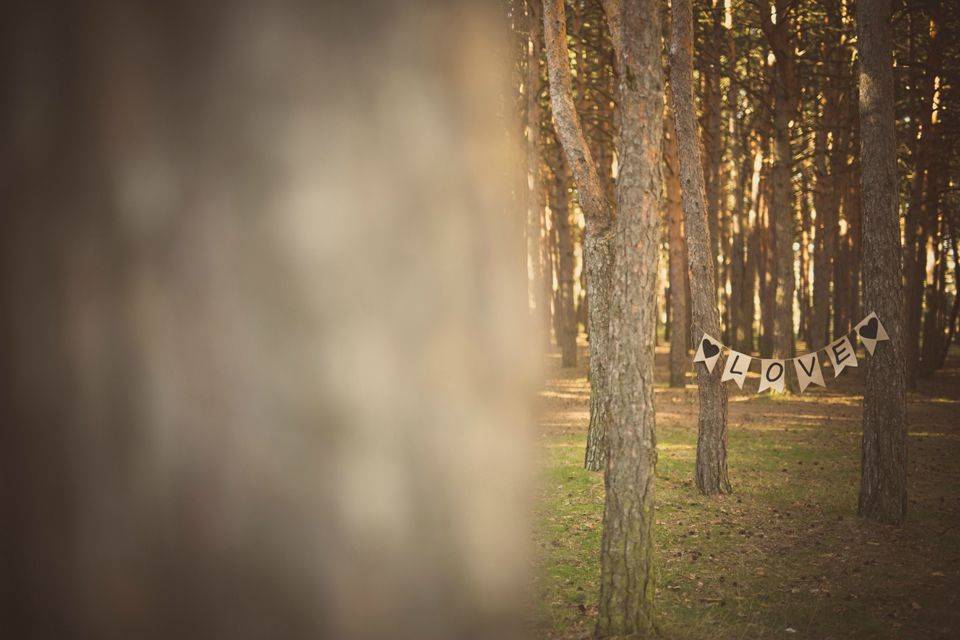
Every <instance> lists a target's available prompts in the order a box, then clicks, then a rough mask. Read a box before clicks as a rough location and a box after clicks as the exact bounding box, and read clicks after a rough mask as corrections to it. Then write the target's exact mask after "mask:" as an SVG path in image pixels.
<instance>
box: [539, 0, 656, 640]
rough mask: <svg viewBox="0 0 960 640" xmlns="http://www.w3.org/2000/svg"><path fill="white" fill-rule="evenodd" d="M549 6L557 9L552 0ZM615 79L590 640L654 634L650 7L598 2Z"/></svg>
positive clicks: (630, 1)
mask: <svg viewBox="0 0 960 640" xmlns="http://www.w3.org/2000/svg"><path fill="white" fill-rule="evenodd" d="M556 2H557V4H560V3H562V0H556ZM604 10H605V12H606V14H607V19H608V22H609V25H610V35H611V40H612V41H613V48H614V52H615V63H616V67H617V71H618V77H619V78H620V85H619V89H618V91H617V96H618V99H617V104H618V107H619V108H618V114H619V122H620V137H619V139H618V144H617V150H618V153H617V157H618V158H619V160H620V169H619V172H618V175H617V210H618V216H617V224H616V234H615V236H614V240H613V244H614V259H615V267H614V272H615V273H616V277H615V278H614V284H613V296H612V298H611V302H612V306H611V311H610V336H611V338H613V337H616V340H615V341H613V342H614V345H613V350H612V353H613V366H612V367H611V387H612V388H613V389H614V393H613V402H612V405H611V413H612V417H611V421H610V426H609V430H608V431H607V461H606V471H605V474H604V486H605V487H606V499H605V502H604V512H603V537H602V540H601V544H600V603H599V611H598V615H597V628H596V633H595V636H596V637H597V638H613V637H623V636H631V635H637V636H641V637H644V636H646V635H648V634H650V633H653V632H654V623H653V597H654V592H655V588H654V571H653V560H652V556H653V518H654V514H653V486H654V477H655V468H656V462H657V448H656V447H657V443H656V434H655V429H654V408H653V398H654V379H653V368H654V367H653V365H654V334H655V331H656V323H657V318H656V296H657V271H658V268H657V264H658V262H659V260H658V257H659V251H660V240H661V228H662V226H661V221H660V192H661V188H662V182H661V180H662V178H661V174H660V163H661V157H662V152H663V148H662V142H663V97H664V96H663V80H662V71H661V62H662V60H661V56H662V50H663V49H662V31H661V27H660V10H659V7H658V6H657V3H656V2H654V0H624V2H623V3H622V4H621V2H620V0H605V2H604Z"/></svg>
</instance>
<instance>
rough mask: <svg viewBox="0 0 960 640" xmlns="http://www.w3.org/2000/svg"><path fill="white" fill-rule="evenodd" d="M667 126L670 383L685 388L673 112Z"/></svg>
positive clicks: (682, 247) (683, 267) (682, 251)
mask: <svg viewBox="0 0 960 640" xmlns="http://www.w3.org/2000/svg"><path fill="white" fill-rule="evenodd" d="M664 128H665V129H666V131H665V137H664V144H663V149H664V154H663V159H664V160H663V166H664V169H665V176H664V177H665V180H664V184H665V189H664V193H665V195H666V209H667V228H668V236H669V237H668V242H669V252H670V253H669V255H670V273H669V275H670V296H669V303H670V314H669V317H670V386H671V387H683V386H684V385H685V384H686V376H687V371H688V370H689V368H690V356H689V354H688V352H687V345H688V344H689V342H690V333H689V332H690V328H689V327H688V326H687V287H686V273H687V255H686V239H685V238H684V234H683V204H682V202H681V195H680V159H679V157H678V154H677V131H676V126H675V124H674V121H673V114H669V117H667V118H666V119H665V125H664Z"/></svg>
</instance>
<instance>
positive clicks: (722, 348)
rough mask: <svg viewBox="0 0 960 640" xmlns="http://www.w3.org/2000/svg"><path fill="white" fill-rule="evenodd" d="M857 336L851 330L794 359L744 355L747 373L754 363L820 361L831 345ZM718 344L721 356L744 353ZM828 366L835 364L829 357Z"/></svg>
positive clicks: (854, 331)
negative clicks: (822, 354) (808, 359)
mask: <svg viewBox="0 0 960 640" xmlns="http://www.w3.org/2000/svg"><path fill="white" fill-rule="evenodd" d="M704 335H707V334H706V333H704ZM857 336H858V334H857V331H856V329H851V330H850V331H847V332H846V333H845V334H843V335H842V336H840V337H839V338H837V339H835V340H834V341H833V342H831V343H829V344H827V345H826V346H823V347H820V348H819V349H816V350H814V351H808V352H807V353H805V354H804V355H802V356H794V357H792V358H761V357H759V356H753V355H750V354H744V355H748V356H750V364H749V365H748V366H747V371H750V370H751V367H752V366H753V363H754V362H758V363H760V361H761V360H782V361H783V362H790V361H792V360H800V359H801V358H806V357H808V356H811V355H813V354H817V359H818V360H819V359H820V352H823V353H826V352H827V348H828V347H829V346H830V345H831V344H836V343H837V342H839V341H840V340H842V339H843V338H847V339H848V340H849V339H850V338H851V337H857ZM711 337H712V336H711ZM702 339H703V338H701V340H702ZM858 342H862V340H858ZM850 343H851V344H853V343H854V341H853V340H850ZM716 344H717V346H718V347H720V352H721V354H722V353H723V352H724V351H726V353H727V355H728V356H729V355H730V354H731V353H743V352H742V351H737V350H736V349H733V348H731V347H728V346H727V345H725V344H723V343H722V342H720V341H716ZM827 364H829V365H830V366H831V367H833V362H831V360H830V358H829V357H828V358H827ZM760 366H761V367H762V366H763V365H762V364H761V365H760Z"/></svg>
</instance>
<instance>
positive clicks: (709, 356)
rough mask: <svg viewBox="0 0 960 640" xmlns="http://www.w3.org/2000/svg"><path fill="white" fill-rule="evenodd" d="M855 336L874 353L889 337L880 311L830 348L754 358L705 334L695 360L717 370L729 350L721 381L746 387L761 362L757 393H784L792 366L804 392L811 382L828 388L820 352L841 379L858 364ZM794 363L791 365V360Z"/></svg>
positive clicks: (858, 324)
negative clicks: (753, 365) (756, 363)
mask: <svg viewBox="0 0 960 640" xmlns="http://www.w3.org/2000/svg"><path fill="white" fill-rule="evenodd" d="M851 335H853V336H856V338H858V339H859V340H860V342H861V343H863V348H864V349H865V350H866V351H867V353H869V354H870V355H873V353H874V350H875V349H876V348H877V343H878V342H883V341H885V340H889V339H890V336H889V335H887V332H886V330H884V328H883V324H882V323H881V322H880V318H879V317H877V314H876V313H870V315H868V316H867V317H866V318H864V319H863V320H861V321H860V322H858V323H857V324H856V325H854V327H853V331H852V332H850V333H848V334H846V335H844V336H841V337H840V338H838V339H836V340H834V341H833V342H831V343H830V344H828V345H827V346H826V347H823V348H822V349H817V350H816V351H811V352H810V353H805V354H804V355H802V356H797V357H795V358H784V359H778V358H770V359H767V358H754V357H753V356H751V355H748V354H746V353H740V352H739V351H736V350H735V349H731V348H730V347H728V346H726V345H724V344H723V343H722V342H720V341H719V340H717V339H716V338H714V337H713V336H711V335H709V334H707V333H704V334H703V337H702V338H701V339H700V343H699V344H698V345H697V352H696V354H695V355H694V357H693V361H694V362H695V363H696V362H702V363H703V365H704V366H705V367H706V368H707V371H708V372H710V373H713V369H714V367H715V366H716V364H717V361H718V360H719V359H720V354H721V352H722V351H726V352H727V361H726V363H724V365H723V373H722V374H721V376H720V382H726V381H727V380H733V381H734V382H736V383H737V386H738V387H739V388H741V389H743V383H744V381H745V380H746V377H747V371H748V370H749V369H750V364H751V363H752V362H753V361H754V360H759V361H760V386H759V387H758V388H757V393H760V392H762V391H766V390H767V389H770V390H771V391H774V392H778V393H782V392H783V391H784V390H785V389H786V382H787V370H788V368H792V369H793V370H794V371H796V374H797V380H798V381H799V383H800V393H803V392H804V391H806V390H807V387H809V386H810V385H811V384H815V385H818V386H821V387H826V386H827V383H826V381H825V380H824V378H823V370H822V369H821V368H820V355H819V354H820V352H821V351H826V353H827V358H828V360H829V362H830V366H832V367H833V377H834V378H837V377H839V376H840V374H841V373H843V370H844V369H848V368H853V367H856V366H858V364H857V349H856V346H855V345H854V342H853V341H852V340H851V339H850V337H851ZM791 362H792V363H793V366H792V367H790V366H789V363H791Z"/></svg>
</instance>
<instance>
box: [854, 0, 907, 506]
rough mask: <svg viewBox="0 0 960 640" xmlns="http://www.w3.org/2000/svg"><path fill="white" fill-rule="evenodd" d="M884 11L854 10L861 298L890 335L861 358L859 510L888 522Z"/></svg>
mask: <svg viewBox="0 0 960 640" xmlns="http://www.w3.org/2000/svg"><path fill="white" fill-rule="evenodd" d="M890 15H891V7H890V0H862V1H861V3H860V4H859V5H858V7H857V34H858V38H857V48H858V53H859V58H860V70H859V73H860V131H861V150H860V162H861V167H862V168H861V180H862V184H863V187H862V189H861V193H862V194H863V199H864V206H863V216H864V225H863V267H864V268H863V273H864V301H865V304H866V305H867V308H869V309H871V310H873V311H875V312H876V313H877V315H878V316H879V317H880V319H881V321H882V322H883V326H884V328H885V329H886V330H887V333H888V334H889V336H890V341H889V343H880V344H879V345H878V346H877V349H876V351H875V352H874V355H873V357H870V358H867V359H866V362H865V367H866V385H865V389H864V397H863V447H862V453H861V476H860V505H859V511H860V515H862V516H863V517H865V518H868V519H871V520H878V521H881V522H894V523H896V522H901V521H902V520H903V518H904V516H905V515H906V511H907V442H906V425H905V413H906V407H905V382H906V379H905V371H904V361H903V342H902V333H901V327H902V325H903V313H904V309H903V303H902V298H901V296H900V294H899V292H900V286H901V282H902V280H901V276H902V274H901V263H900V257H901V255H902V254H901V246H900V222H899V213H898V207H897V163H896V158H897V156H896V134H895V127H894V105H893V100H894V83H893V59H892V58H893V56H892V51H891V48H892V38H891V33H890V32H891V29H890Z"/></svg>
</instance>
